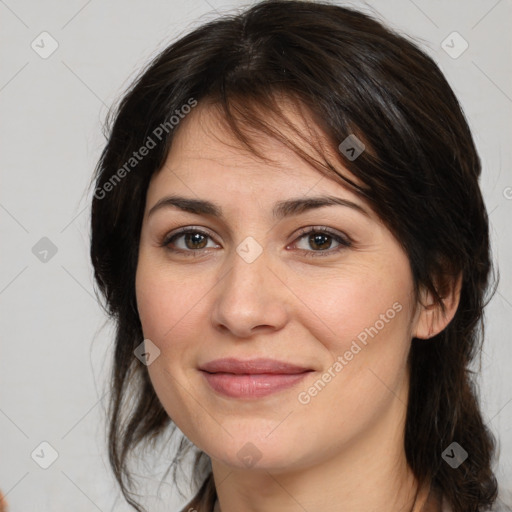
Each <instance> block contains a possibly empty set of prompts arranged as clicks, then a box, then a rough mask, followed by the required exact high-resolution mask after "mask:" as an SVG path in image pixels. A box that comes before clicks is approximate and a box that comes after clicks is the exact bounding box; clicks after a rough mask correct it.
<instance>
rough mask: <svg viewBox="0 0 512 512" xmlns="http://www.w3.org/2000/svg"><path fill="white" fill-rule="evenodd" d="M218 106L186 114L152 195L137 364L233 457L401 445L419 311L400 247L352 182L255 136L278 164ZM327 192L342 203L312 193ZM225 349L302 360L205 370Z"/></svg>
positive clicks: (192, 427) (307, 461) (311, 456)
mask: <svg viewBox="0 0 512 512" xmlns="http://www.w3.org/2000/svg"><path fill="white" fill-rule="evenodd" d="M288 115H289V116H290V118H291V119H295V121H296V123H297V126H299V127H300V126H301V119H300V118H299V116H296V115H295V114H294V112H293V111H292V110H289V111H288ZM217 116H218V114H217V113H216V111H215V110H214V109H212V108H211V107H209V108H207V107H204V106H202V105H201V104H200V105H199V106H198V107H197V108H196V109H195V110H194V111H193V112H192V113H191V114H190V115H189V116H188V117H187V118H186V119H185V120H184V121H182V123H183V124H182V125H181V126H180V127H179V128H180V129H179V131H178V133H177V134H176V137H175V139H174V142H173V146H172V150H171V152H170V154H169V157H168V159H167V161H166V163H165V166H164V167H163V169H162V170H161V171H160V172H159V173H158V174H156V175H155V176H154V177H153V179H152V181H151V183H150V186H149V189H148V193H147V201H146V211H145V216H144V220H143V226H142V232H141V240H140V252H139V260H138V267H137V276H136V290H137V304H138V310H139V314H140V319H141V322H142V326H143V332H144V337H145V338H146V339H149V340H151V343H152V344H154V345H151V344H149V343H148V342H147V343H148V345H147V347H148V350H149V351H150V352H151V350H152V349H153V347H154V346H156V347H158V349H159V351H160V352H159V355H158V357H156V359H154V362H152V363H150V364H149V366H148V371H149V375H150V378H151V381H152V383H153V386H154V388H155V391H156V393H157V395H158V397H159V399H160V401H161V403H162V405H163V407H164V408H165V410H166V411H167V413H168V414H169V416H170V417H171V418H172V420H173V421H174V422H175V423H176V424H177V425H178V427H179V428H180V429H181V430H182V431H183V432H184V433H185V435H186V436H187V437H188V438H189V439H190V440H191V441H192V442H193V443H194V444H196V445H197V446H198V447H199V448H200V449H202V450H203V451H205V452H206V453H208V454H209V455H210V456H211V457H212V458H213V459H215V460H217V461H220V462H221V463H223V464H225V465H227V466H231V467H238V468H244V467H260V468H266V469H271V468H272V469H274V470H276V471H277V470H279V469H283V468H287V469H290V468H294V467H295V468H299V467H306V466H310V465H313V464H317V463H320V462H322V461H325V460H327V459H328V458H332V457H333V456H336V455H339V456H348V454H349V451H350V450H353V449H354V448H355V447H357V446H361V447H364V450H366V453H367V455H368V456H371V453H372V449H373V448H377V447H378V446H379V445H380V446H382V443H383V442H384V441H383V440H385V439H393V440H395V441H396V443H397V444H398V443H399V442H400V436H401V433H402V427H403V424H404V421H405V413H406V407H405V404H406V403H407V393H408V376H407V372H406V359H407V355H408V351H409V347H410V341H411V337H412V336H413V335H414V333H415V326H416V325H417V322H418V315H417V314H415V309H416V308H415V302H414V300H413V281H412V276H411V271H410V266H409V262H408V259H407V256H406V254H405V253H404V252H403V250H402V249H401V247H400V245H399V244H398V242H397V241H396V240H395V238H394V237H393V236H392V235H391V233H390V231H389V230H388V229H387V228H386V227H385V226H384V225H383V224H382V223H381V222H380V221H379V219H378V218H377V217H376V216H375V214H374V213H373V212H372V211H371V210H370V208H369V207H368V205H367V204H365V203H364V202H363V201H362V200H361V199H360V198H359V197H358V196H356V195H355V194H354V193H352V192H350V191H349V190H348V189H347V188H345V187H344V186H342V185H340V184H338V183H336V182H334V181H331V180H330V179H328V178H326V177H323V176H322V175H320V174H319V172H318V171H317V170H315V169H314V168H312V167H310V166H309V165H308V164H307V163H306V162H304V161H303V160H301V159H300V158H299V157H298V156H297V155H295V154H294V153H293V152H291V151H290V150H288V149H287V148H285V147H284V146H282V145H281V144H279V143H278V142H277V141H275V140H269V139H263V138H262V139H261V142H260V144H261V145H260V148H262V150H263V154H264V155H265V156H266V157H269V158H270V159H272V161H273V162H274V163H273V164H269V163H266V162H263V161H261V160H259V159H258V158H257V157H255V156H254V155H251V154H250V153H249V152H247V151H245V150H243V149H242V148H241V147H240V146H239V144H238V143H237V141H236V140H235V139H234V138H233V136H232V135H230V133H229V132H227V131H225V130H224V128H223V125H222V124H221V123H220V121H219V118H218V117H217ZM304 129H307V128H306V127H304ZM341 171H342V172H344V173H345V174H346V175H347V176H350V174H349V173H348V171H347V170H344V169H341ZM171 196H172V197H174V199H175V200H176V198H177V197H178V196H179V197H181V198H184V199H187V200H193V201H197V202H198V203H196V207H197V206H198V205H202V206H201V208H202V211H199V210H201V208H199V209H196V213H193V212H191V211H186V209H185V203H184V202H181V203H180V204H181V206H182V208H181V207H179V206H176V204H178V203H179V201H175V204H174V205H173V204H172V202H171V201H170V200H166V199H169V198H170V197H171ZM326 197H330V198H337V202H334V201H331V203H330V204H329V205H324V206H321V207H313V206H312V204H311V203H309V204H308V203H307V201H311V200H312V199H314V198H326ZM319 202H320V201H319ZM319 202H317V203H315V204H317V205H318V204H319ZM321 202H324V199H321ZM206 203H207V205H206ZM205 205H206V206H207V208H203V206H205ZM183 228H186V229H185V233H180V232H179V230H181V229H183ZM322 230H324V231H322ZM187 233H188V234H187ZM154 353H155V352H154ZM156 353H158V351H156ZM224 358H232V359H235V360H238V361H239V363H240V362H246V361H248V360H254V359H269V360H274V361H279V362H284V363H288V364H289V365H294V367H298V368H299V369H297V368H292V369H290V368H287V369H283V368H282V367H280V366H279V365H277V366H272V364H271V365H270V367H266V366H258V365H254V366H253V367H249V366H244V365H243V364H238V363H237V362H236V361H235V363H234V366H222V365H221V366H217V367H215V368H214V367H212V366H210V367H209V369H210V371H211V372H212V373H208V372H206V371H204V370H202V369H201V368H204V367H205V365H207V364H208V363H210V362H212V361H215V360H219V359H224ZM222 370H223V371H222ZM214 371H216V373H214ZM250 372H252V375H248V374H247V373H250ZM269 372H274V373H273V374H272V375H270V374H269ZM283 372H292V373H288V374H286V375H284V374H283Z"/></svg>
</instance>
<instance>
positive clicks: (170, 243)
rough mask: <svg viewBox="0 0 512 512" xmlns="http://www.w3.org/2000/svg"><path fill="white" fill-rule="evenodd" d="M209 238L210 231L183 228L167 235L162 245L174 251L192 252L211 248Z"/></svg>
mask: <svg viewBox="0 0 512 512" xmlns="http://www.w3.org/2000/svg"><path fill="white" fill-rule="evenodd" d="M208 240H211V236H210V235H209V234H208V233H205V232H203V231H200V230H198V229H191V228H182V229H181V230H179V231H178V233H171V234H170V235H168V236H167V237H165V239H164V240H163V242H162V243H161V246H162V247H165V248H166V249H168V250H170V251H173V252H181V253H187V252H188V253H192V252H198V251H201V250H203V249H207V248H211V247H212V246H210V247H208V245H207V244H208ZM214 247H218V246H217V245H215V246H214Z"/></svg>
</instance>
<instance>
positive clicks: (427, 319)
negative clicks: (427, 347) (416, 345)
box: [413, 272, 462, 340]
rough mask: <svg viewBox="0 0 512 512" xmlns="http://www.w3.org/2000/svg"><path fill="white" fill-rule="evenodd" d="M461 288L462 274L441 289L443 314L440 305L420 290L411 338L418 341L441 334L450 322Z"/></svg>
mask: <svg viewBox="0 0 512 512" xmlns="http://www.w3.org/2000/svg"><path fill="white" fill-rule="evenodd" d="M461 287H462V272H461V273H460V274H459V275H458V276H457V277H452V278H450V279H447V280H446V281H445V282H444V283H443V286H442V287H439V288H438V290H439V292H438V293H440V290H441V289H442V292H443V294H442V295H441V293H440V295H441V300H442V301H443V305H444V312H443V308H442V306H441V304H438V303H436V302H435V300H434V297H433V295H432V293H431V292H430V291H428V290H422V293H421V300H420V301H419V304H418V306H419V315H418V318H417V320H416V326H415V329H414V331H413V336H414V337H415V338H419V339H424V340H426V339H429V338H432V337H433V336H436V335H437V334H439V333H440V332H442V331H443V330H444V329H445V328H446V327H447V326H448V324H449V323H450V322H451V321H452V319H453V317H454V316H455V313H456V311H457V307H458V306H459V301H460V291H461Z"/></svg>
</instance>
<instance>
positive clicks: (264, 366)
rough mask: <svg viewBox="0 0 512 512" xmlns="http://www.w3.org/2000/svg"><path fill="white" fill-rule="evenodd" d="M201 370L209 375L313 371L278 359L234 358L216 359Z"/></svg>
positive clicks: (201, 367) (204, 365)
mask: <svg viewBox="0 0 512 512" xmlns="http://www.w3.org/2000/svg"><path fill="white" fill-rule="evenodd" d="M199 369H200V370H203V371H205V372H208V373H220V372H222V373H234V374H244V373H245V374H247V373H250V374H258V373H275V374H294V373H304V372H307V371H311V368H305V367H303V366H298V365H295V364H290V363H287V362H285V361H277V360H276V359H265V358H258V359H248V360H240V359H235V358H233V357H227V358H224V359H215V360H214V361H209V362H208V363H205V364H203V365H201V366H200V368H199Z"/></svg>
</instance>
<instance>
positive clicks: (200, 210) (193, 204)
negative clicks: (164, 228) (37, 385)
mask: <svg viewBox="0 0 512 512" xmlns="http://www.w3.org/2000/svg"><path fill="white" fill-rule="evenodd" d="M324 206H346V207H348V208H352V209H354V210H356V211H358V212H360V213H362V214H364V215H366V216H367V217H370V214H369V213H368V211H367V210H366V209H365V208H363V206H361V205H359V204H357V203H354V202H352V201H349V200H347V199H342V198H341V197H335V196H316V197H306V198H302V197H300V198H294V199H287V200H285V201H279V202H278V203H276V204H275V205H274V208H273V210H272V214H273V216H274V218H276V219H283V218H285V217H291V216H292V215H298V214H301V213H304V212H306V211H309V210H314V209H316V208H322V207H324ZM164 208H178V209H180V210H183V211H185V212H189V213H195V214H197V215H211V216H212V217H218V218H219V219H222V220H225V218H224V215H223V213H222V208H221V207H220V206H219V205H217V204H215V203H212V202H211V201H206V200H204V199H193V198H189V197H183V196H176V195H173V196H166V197H163V198H162V199H160V200H159V201H158V202H157V203H156V204H155V205H154V206H153V207H152V208H151V209H150V210H149V212H148V217H150V216H151V215H153V214H154V213H155V212H156V211H158V210H161V209H164Z"/></svg>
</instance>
